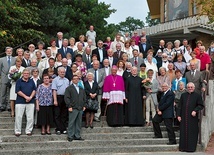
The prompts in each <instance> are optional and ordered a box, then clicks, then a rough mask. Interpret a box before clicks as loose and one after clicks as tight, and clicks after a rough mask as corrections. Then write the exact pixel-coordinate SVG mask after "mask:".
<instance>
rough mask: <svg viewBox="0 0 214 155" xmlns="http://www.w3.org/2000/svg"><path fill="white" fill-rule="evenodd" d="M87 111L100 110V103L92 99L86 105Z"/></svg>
mask: <svg viewBox="0 0 214 155" xmlns="http://www.w3.org/2000/svg"><path fill="white" fill-rule="evenodd" d="M86 109H88V110H98V109H99V102H98V101H97V100H92V99H91V98H90V99H88V101H87V103H86Z"/></svg>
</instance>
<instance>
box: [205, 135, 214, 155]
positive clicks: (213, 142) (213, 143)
mask: <svg viewBox="0 0 214 155" xmlns="http://www.w3.org/2000/svg"><path fill="white" fill-rule="evenodd" d="M206 153H208V154H214V133H213V134H212V137H211V139H210V142H209V144H208V146H207V148H206Z"/></svg>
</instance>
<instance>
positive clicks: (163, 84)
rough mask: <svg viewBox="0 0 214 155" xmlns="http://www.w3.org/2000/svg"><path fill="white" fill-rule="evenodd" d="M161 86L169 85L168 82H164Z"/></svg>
mask: <svg viewBox="0 0 214 155" xmlns="http://www.w3.org/2000/svg"><path fill="white" fill-rule="evenodd" d="M161 86H167V87H168V88H169V87H170V86H169V84H168V83H166V82H164V83H163V84H162V85H161Z"/></svg>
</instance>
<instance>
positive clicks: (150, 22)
mask: <svg viewBox="0 0 214 155" xmlns="http://www.w3.org/2000/svg"><path fill="white" fill-rule="evenodd" d="M146 23H147V25H148V26H154V25H157V24H159V23H160V19H151V17H150V12H148V13H147V17H146Z"/></svg>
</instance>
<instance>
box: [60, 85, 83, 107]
mask: <svg viewBox="0 0 214 155" xmlns="http://www.w3.org/2000/svg"><path fill="white" fill-rule="evenodd" d="M64 100H65V103H66V106H67V107H68V108H73V109H77V110H82V109H83V107H85V106H86V95H85V91H84V90H83V89H82V88H80V87H79V94H78V92H77V90H76V88H75V86H74V85H73V84H71V85H70V86H68V87H67V88H66V90H65V96H64Z"/></svg>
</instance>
